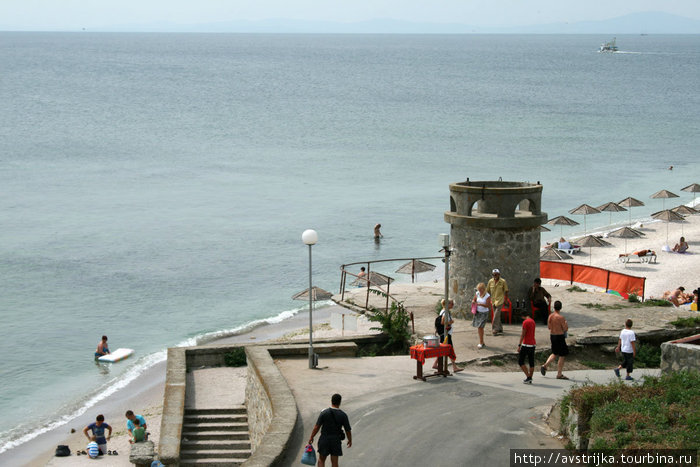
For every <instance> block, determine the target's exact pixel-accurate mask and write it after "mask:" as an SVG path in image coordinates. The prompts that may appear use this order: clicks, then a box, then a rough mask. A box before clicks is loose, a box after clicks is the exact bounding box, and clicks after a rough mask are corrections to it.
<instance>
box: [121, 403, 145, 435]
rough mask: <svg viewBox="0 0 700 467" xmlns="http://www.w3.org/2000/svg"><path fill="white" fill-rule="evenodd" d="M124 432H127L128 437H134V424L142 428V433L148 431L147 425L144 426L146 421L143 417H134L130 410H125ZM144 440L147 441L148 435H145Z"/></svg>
mask: <svg viewBox="0 0 700 467" xmlns="http://www.w3.org/2000/svg"><path fill="white" fill-rule="evenodd" d="M125 416H126V431H128V432H129V435H131V436H132V438H133V437H134V433H133V431H134V429H135V428H136V422H139V423H138V425H139V426H140V427H141V428H143V430H144V433H145V431H146V429H148V425H146V419H145V418H143V415H136V414H134V412H133V411H132V410H127V411H126V414H125ZM145 439H148V433H146V437H145Z"/></svg>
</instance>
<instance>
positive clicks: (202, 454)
mask: <svg viewBox="0 0 700 467" xmlns="http://www.w3.org/2000/svg"><path fill="white" fill-rule="evenodd" d="M250 454H251V452H250V449H207V450H201V449H187V450H181V451H180V459H182V460H185V459H187V460H189V459H197V460H201V459H228V460H232V461H235V462H245V460H246V459H248V458H249V457H250Z"/></svg>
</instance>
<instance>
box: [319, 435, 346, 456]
mask: <svg viewBox="0 0 700 467" xmlns="http://www.w3.org/2000/svg"><path fill="white" fill-rule="evenodd" d="M318 454H319V455H321V456H328V455H331V456H342V455H343V442H342V441H340V438H338V437H336V436H334V437H329V436H328V437H323V436H321V437H320V438H319V439H318Z"/></svg>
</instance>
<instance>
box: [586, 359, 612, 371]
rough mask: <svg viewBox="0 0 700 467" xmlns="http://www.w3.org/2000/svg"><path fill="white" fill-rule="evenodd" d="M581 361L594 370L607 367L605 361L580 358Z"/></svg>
mask: <svg viewBox="0 0 700 467" xmlns="http://www.w3.org/2000/svg"><path fill="white" fill-rule="evenodd" d="M581 363H582V364H584V365H586V366H587V367H589V368H593V369H594V370H604V369H606V368H607V367H608V366H607V365H606V364H605V363H601V362H594V361H593V360H581Z"/></svg>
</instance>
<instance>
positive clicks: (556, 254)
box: [540, 248, 571, 261]
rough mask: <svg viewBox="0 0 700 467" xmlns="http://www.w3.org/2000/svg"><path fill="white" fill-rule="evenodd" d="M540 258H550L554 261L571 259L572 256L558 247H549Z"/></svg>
mask: <svg viewBox="0 0 700 467" xmlns="http://www.w3.org/2000/svg"><path fill="white" fill-rule="evenodd" d="M540 259H549V260H552V261H563V260H566V259H571V256H570V255H569V254H568V253H566V252H565V251H560V250H557V249H556V248H548V249H547V250H545V251H544V252H543V253H542V254H541V255H540Z"/></svg>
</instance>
